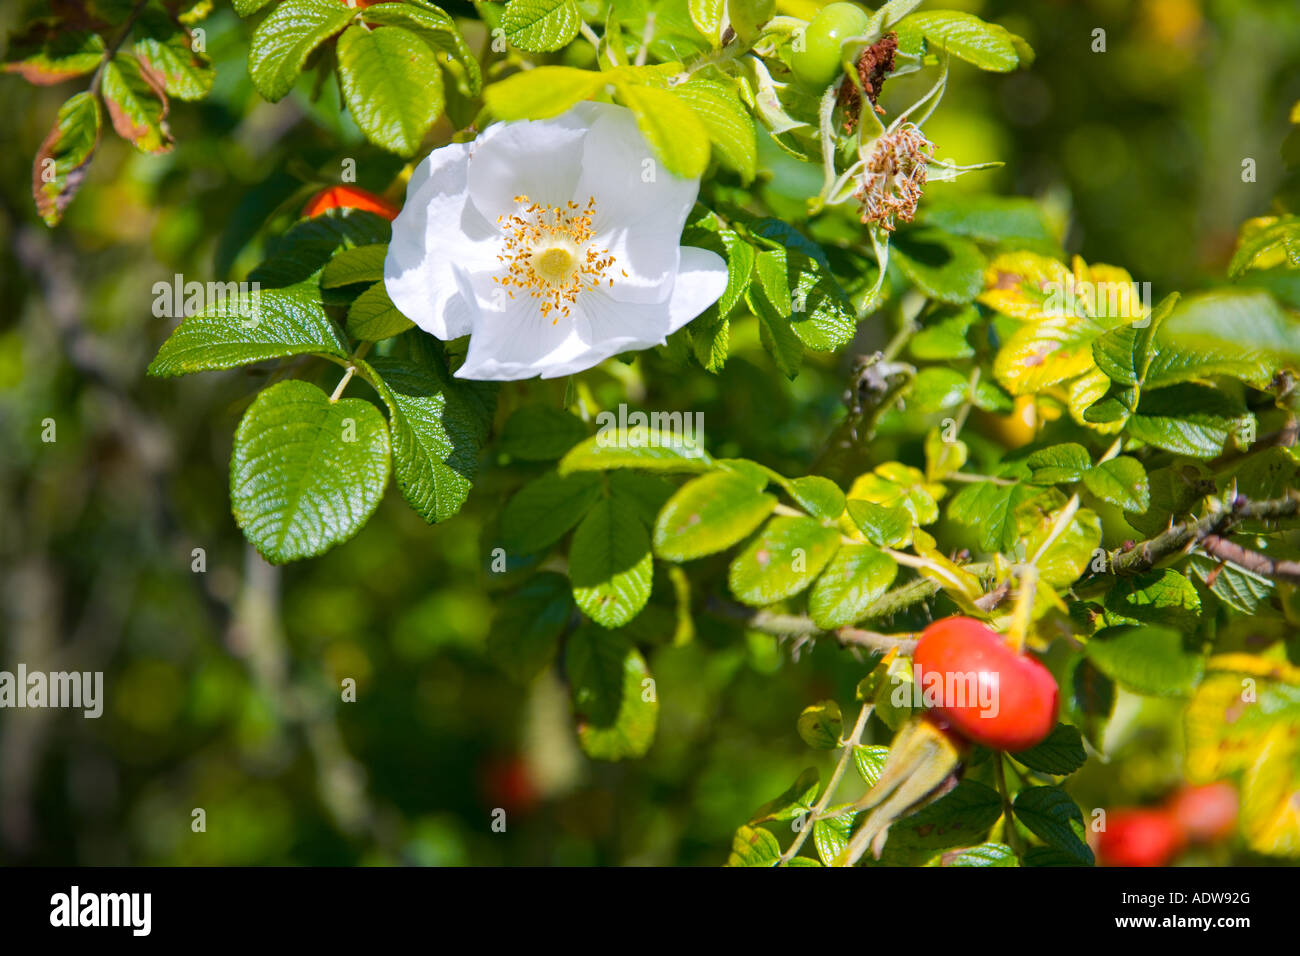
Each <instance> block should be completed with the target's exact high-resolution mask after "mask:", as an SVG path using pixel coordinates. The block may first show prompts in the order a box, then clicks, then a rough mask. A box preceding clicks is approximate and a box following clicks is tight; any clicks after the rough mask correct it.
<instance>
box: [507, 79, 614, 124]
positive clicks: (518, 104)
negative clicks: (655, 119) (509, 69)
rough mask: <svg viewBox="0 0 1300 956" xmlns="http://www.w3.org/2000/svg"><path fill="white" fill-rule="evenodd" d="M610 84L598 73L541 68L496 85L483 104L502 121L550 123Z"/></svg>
mask: <svg viewBox="0 0 1300 956" xmlns="http://www.w3.org/2000/svg"><path fill="white" fill-rule="evenodd" d="M607 82H608V80H607V79H606V77H605V75H604V74H602V73H598V72H596V71H595V70H579V69H575V68H574V67H571V66H539V67H537V69H535V70H527V71H525V72H523V73H516V74H514V75H513V76H508V77H506V78H505V79H504V80H502V81H501V82H499V83H493V84H492V85H491V86H489V87H488V88H487V89H486V90H484V91H483V102H484V104H485V105H486V106H487V108H488V111H489V112H491V113H492V115H493V116H495V117H496V118H497V119H500V120H520V119H550V118H551V117H552V116H559V115H560V114H561V113H563V112H564V111H565V110H567V109H568V108H569V107H570V106H572V105H573V104H574V103H577V102H579V101H580V100H585V99H588V98H590V97H592V96H594V95H596V93H597V92H598V91H599V90H600V89H601V88H602V87H603V86H604V85H605V84H606V83H607Z"/></svg>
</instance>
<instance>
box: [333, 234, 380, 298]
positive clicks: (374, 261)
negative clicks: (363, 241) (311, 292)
mask: <svg viewBox="0 0 1300 956" xmlns="http://www.w3.org/2000/svg"><path fill="white" fill-rule="evenodd" d="M387 256H388V245H387V244H386V243H379V242H376V243H372V244H371V245H368V246H356V247H355V248H352V249H344V250H342V251H341V252H339V253H338V254H337V255H336V256H334V258H333V259H331V260H330V261H329V262H328V263H327V264H326V266H325V268H324V269H322V270H321V274H320V285H321V288H322V289H340V288H343V287H344V286H349V285H356V284H357V283H360V282H380V281H382V280H383V278H384V259H385V258H386V257H387Z"/></svg>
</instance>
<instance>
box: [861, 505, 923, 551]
mask: <svg viewBox="0 0 1300 956" xmlns="http://www.w3.org/2000/svg"><path fill="white" fill-rule="evenodd" d="M847 509H848V512H849V517H850V518H852V519H853V523H854V524H855V525H857V526H858V530H859V531H861V532H862V533H863V534H864V535H866V538H867V540H868V541H870V542H871V543H872V544H874V545H875V546H876V547H878V548H900V547H903V546H904V545H906V544H907V543H908V542H909V541H911V540H912V515H911V513H910V512H909V511H908V510H907V509H906V508H903V507H894V506H890V505H881V504H876V502H874V501H864V500H862V499H859V498H850V499H849V500H848V502H847Z"/></svg>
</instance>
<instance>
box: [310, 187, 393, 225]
mask: <svg viewBox="0 0 1300 956" xmlns="http://www.w3.org/2000/svg"><path fill="white" fill-rule="evenodd" d="M340 208H342V209H361V210H364V211H365V212H373V213H375V214H376V215H380V216H383V217H384V218H385V219H389V220H391V219H395V218H396V217H397V214H398V213H399V212H401V211H402V210H401V208H400V207H398V206H395V205H394V204H393V203H391V202H389V201H388V200H387V199H385V198H384V197H383V196H376V195H375V194H374V193H372V192H369V191H368V190H365V189H361V188H359V187H357V186H328V187H326V188H325V189H322V190H321V191H320V192H318V193H317V194H316V195H314V196H312V197H311V199H310V200H308V202H307V205H306V206H304V207H303V210H302V215H303V218H304V219H310V218H311V217H312V216H319V215H320V214H321V213H323V212H326V211H327V210H330V209H340Z"/></svg>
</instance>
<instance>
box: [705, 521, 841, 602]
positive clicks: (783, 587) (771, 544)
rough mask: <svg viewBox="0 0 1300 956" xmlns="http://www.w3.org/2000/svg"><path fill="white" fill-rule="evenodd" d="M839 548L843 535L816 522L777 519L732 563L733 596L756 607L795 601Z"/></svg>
mask: <svg viewBox="0 0 1300 956" xmlns="http://www.w3.org/2000/svg"><path fill="white" fill-rule="evenodd" d="M839 545H840V535H839V532H838V531H837V530H836V529H835V528H827V527H826V526H825V525H823V524H821V523H820V522H818V521H815V520H814V519H812V518H795V517H784V516H782V517H777V518H773V519H772V520H771V521H769V522H768V524H767V527H765V528H764V529H763V530H762V531H761V532H760V533H759V535H758V537H757V538H756V539H755V540H754V541H753V543H752V544H750V546H749V547H748V548H746V549H745V550H744V551H743V552H741V554H740V555H739V556H738V557H737V558H736V559H735V560H734V561H732V563H731V568H730V572H729V574H728V583H729V584H730V586H731V593H732V594H734V595H735V596H736V598H737V599H738V600H740V601H743V602H744V603H745V604H750V605H754V606H756V607H762V606H763V605H766V604H771V603H773V602H775V601H780V600H783V599H785V598H788V597H793V596H794V595H796V594H798V593H799V592H800V591H802V590H804V589H805V588H807V587H808V585H810V584H812V582H813V581H814V580H815V579H816V577H817V575H818V574H820V573H821V571H822V569H823V568H825V567H826V565H827V564H828V563H830V560H831V558H832V557H834V555H835V552H836V550H837V549H838V548H839Z"/></svg>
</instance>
